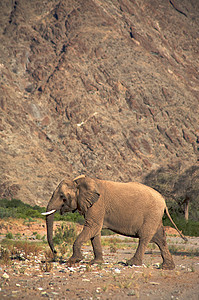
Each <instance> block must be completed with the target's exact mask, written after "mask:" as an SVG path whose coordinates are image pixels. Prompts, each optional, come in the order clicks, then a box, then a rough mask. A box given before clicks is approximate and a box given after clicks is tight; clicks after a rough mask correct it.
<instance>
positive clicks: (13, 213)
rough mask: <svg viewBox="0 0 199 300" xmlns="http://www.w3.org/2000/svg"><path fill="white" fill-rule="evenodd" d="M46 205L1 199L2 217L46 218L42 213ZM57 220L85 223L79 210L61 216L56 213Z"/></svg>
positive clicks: (0, 214)
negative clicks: (33, 204)
mask: <svg viewBox="0 0 199 300" xmlns="http://www.w3.org/2000/svg"><path fill="white" fill-rule="evenodd" d="M45 211H46V208H45V207H39V206H37V205H35V206H30V205H29V204H26V203H23V202H22V201H20V200H17V199H12V200H7V199H0V218H1V219H4V218H9V217H12V218H16V219H19V218H21V219H29V220H30V219H32V218H37V219H38V218H40V219H43V220H45V216H42V215H41V213H42V212H45ZM55 221H69V222H75V223H79V224H83V223H84V218H83V216H81V215H80V214H79V213H78V212H75V213H66V214H65V215H63V216H61V215H60V214H59V213H55Z"/></svg>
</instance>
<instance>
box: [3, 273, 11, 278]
mask: <svg viewBox="0 0 199 300" xmlns="http://www.w3.org/2000/svg"><path fill="white" fill-rule="evenodd" d="M9 277H10V276H9V275H8V274H7V273H4V274H3V275H2V278H3V279H9Z"/></svg>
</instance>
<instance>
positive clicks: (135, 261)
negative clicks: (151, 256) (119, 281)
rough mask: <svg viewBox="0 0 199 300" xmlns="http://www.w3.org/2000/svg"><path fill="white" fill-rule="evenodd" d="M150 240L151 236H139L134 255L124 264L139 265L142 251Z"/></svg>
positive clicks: (142, 254)
mask: <svg viewBox="0 0 199 300" xmlns="http://www.w3.org/2000/svg"><path fill="white" fill-rule="evenodd" d="M150 240H151V236H150V237H145V238H140V239H139V244H138V247H137V250H136V252H135V255H134V256H133V257H132V258H131V259H129V260H127V261H126V264H127V265H129V266H133V265H135V266H141V265H142V260H143V256H144V252H145V249H146V247H147V245H148V243H149V242H150Z"/></svg>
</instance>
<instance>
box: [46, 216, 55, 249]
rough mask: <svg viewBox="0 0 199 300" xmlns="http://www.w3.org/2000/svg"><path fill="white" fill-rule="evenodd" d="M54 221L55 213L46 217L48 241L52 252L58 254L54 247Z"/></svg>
mask: <svg viewBox="0 0 199 300" xmlns="http://www.w3.org/2000/svg"><path fill="white" fill-rule="evenodd" d="M53 221H54V213H52V214H50V215H48V216H46V227H47V241H48V244H49V246H50V249H51V250H52V252H53V253H54V254H56V253H57V251H56V250H55V248H54V245H53Z"/></svg>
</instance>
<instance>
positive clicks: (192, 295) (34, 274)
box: [0, 221, 199, 300]
mask: <svg viewBox="0 0 199 300" xmlns="http://www.w3.org/2000/svg"><path fill="white" fill-rule="evenodd" d="M11 223H12V222H11ZM11 223H10V225H11ZM3 224H4V225H5V221H4V223H3ZM19 225H20V224H19V223H18V224H17V226H18V228H19ZM40 225H41V226H40ZM43 225H44V224H43V222H41V224H37V225H36V224H34V226H33V227H32V228H31V226H29V227H27V225H24V224H21V226H20V229H21V230H22V229H23V233H24V236H26V234H28V235H27V236H30V233H31V237H30V238H31V239H32V238H33V232H35V231H37V232H38V231H39V228H41V231H40V234H43V233H45V226H44V227H43ZM0 226H1V232H2V231H3V227H4V226H3V225H2V221H1V222H0ZM6 226H8V224H7V225H6ZM12 226H13V227H12ZM35 226H36V227H37V228H35ZM11 227H12V228H15V225H14V224H13V225H11ZM36 229H37V230H36ZM29 230H30V232H29ZM31 231H32V232H31ZM15 233H16V228H15ZM167 233H168V237H167V241H168V244H169V245H170V247H171V252H172V254H173V258H174V261H175V264H176V268H175V270H173V271H168V270H162V269H160V268H159V265H160V264H161V262H162V261H161V257H160V253H159V251H158V249H157V248H155V247H153V246H151V245H149V248H148V249H147V251H146V253H145V257H144V262H143V263H144V264H143V266H141V267H134V266H133V267H127V266H125V265H124V263H125V261H126V260H127V259H129V258H130V257H131V256H132V254H133V253H134V252H135V248H136V242H135V240H132V239H131V238H126V237H125V238H124V237H121V236H119V235H115V236H110V237H102V242H103V252H104V260H105V263H104V264H102V265H92V266H90V265H89V264H88V262H89V261H90V260H91V259H92V257H93V253H92V248H91V246H90V245H85V246H84V247H83V254H84V257H85V258H84V260H83V261H82V262H81V263H80V264H77V265H74V266H72V267H69V266H68V265H67V264H66V263H65V261H62V263H60V262H53V263H50V264H46V262H45V257H44V255H43V254H42V253H38V254H37V255H29V256H28V257H27V258H26V259H25V258H23V255H22V258H23V259H22V260H19V259H14V260H12V262H11V264H10V265H3V264H1V265H0V299H12V298H15V299H25V298H26V299H43V298H49V299H150V300H151V299H152V300H153V299H154V300H155V299H165V300H166V299H186V300H187V299H191V300H192V299H193V300H195V299H196V300H198V299H199V238H198V237H197V238H193V237H190V238H189V241H188V243H186V244H185V243H184V241H183V240H182V239H181V238H179V237H178V236H173V235H171V233H175V231H174V230H173V229H170V228H167ZM46 248H47V249H48V246H46Z"/></svg>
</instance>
